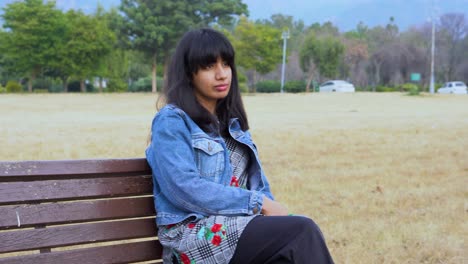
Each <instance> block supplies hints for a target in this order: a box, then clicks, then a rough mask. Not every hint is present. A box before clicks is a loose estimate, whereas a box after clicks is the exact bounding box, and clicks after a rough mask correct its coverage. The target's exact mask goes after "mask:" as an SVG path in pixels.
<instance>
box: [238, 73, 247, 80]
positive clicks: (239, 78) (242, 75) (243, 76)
mask: <svg viewBox="0 0 468 264" xmlns="http://www.w3.org/2000/svg"><path fill="white" fill-rule="evenodd" d="M237 81H238V82H239V83H243V82H245V83H246V82H247V76H245V74H243V73H242V72H240V71H238V72H237Z"/></svg>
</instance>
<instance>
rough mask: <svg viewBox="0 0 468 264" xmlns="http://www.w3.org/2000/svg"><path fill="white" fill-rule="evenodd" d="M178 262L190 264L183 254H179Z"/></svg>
mask: <svg viewBox="0 0 468 264" xmlns="http://www.w3.org/2000/svg"><path fill="white" fill-rule="evenodd" d="M180 261H182V263H184V264H190V259H189V257H188V256H187V255H186V254H184V253H180Z"/></svg>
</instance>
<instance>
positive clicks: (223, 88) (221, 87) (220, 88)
mask: <svg viewBox="0 0 468 264" xmlns="http://www.w3.org/2000/svg"><path fill="white" fill-rule="evenodd" d="M228 87H229V84H227V83H226V84H220V85H216V86H215V89H216V91H218V92H224V91H226V90H227V88H228Z"/></svg>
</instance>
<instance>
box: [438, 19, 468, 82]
mask: <svg viewBox="0 0 468 264" xmlns="http://www.w3.org/2000/svg"><path fill="white" fill-rule="evenodd" d="M467 34H468V24H467V23H466V20H465V15H464V14H462V13H449V14H444V15H442V16H441V17H440V25H439V32H438V38H437V39H438V41H437V42H438V43H437V44H439V45H438V46H439V47H438V50H439V56H438V61H439V63H438V65H440V66H441V67H442V71H443V75H444V79H445V81H453V80H454V77H455V73H456V71H457V67H458V66H459V65H461V64H462V63H463V56H460V54H463V39H464V38H465V36H466V35H467ZM465 61H466V57H465Z"/></svg>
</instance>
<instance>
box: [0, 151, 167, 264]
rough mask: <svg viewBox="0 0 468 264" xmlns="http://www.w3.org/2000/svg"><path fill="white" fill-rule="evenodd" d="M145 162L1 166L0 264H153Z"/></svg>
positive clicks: (157, 251) (156, 255)
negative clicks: (141, 263)
mask: <svg viewBox="0 0 468 264" xmlns="http://www.w3.org/2000/svg"><path fill="white" fill-rule="evenodd" d="M156 234H157V228H156V224H155V210H154V206H153V196H152V181H151V170H150V168H149V166H148V164H147V163H146V160H145V159H108V160H62V161H20V162H0V264H4V263H5V264H6V263H8V264H16V263H31V264H32V263H34V264H41V263H44V264H46V263H47V264H54V263H57V264H71V263H79V264H86V263H92V264H96V263H139V262H144V263H158V262H161V260H160V259H161V253H162V247H161V244H159V242H158V240H157V237H156Z"/></svg>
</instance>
